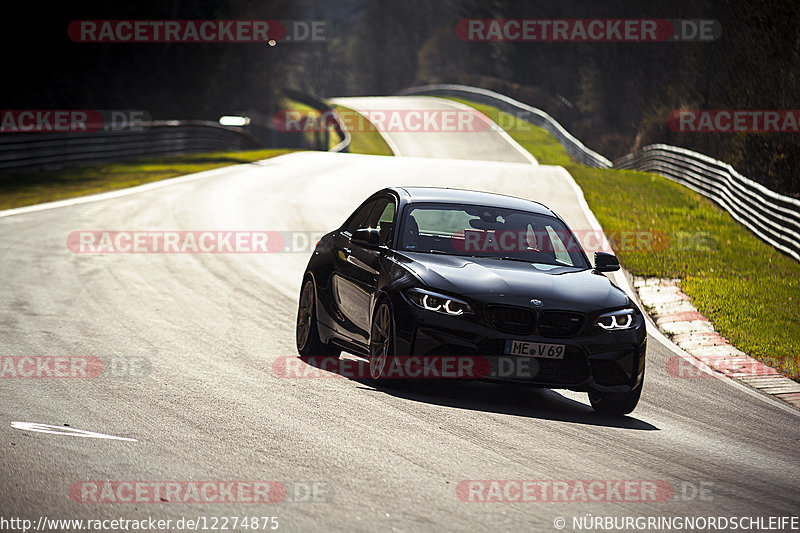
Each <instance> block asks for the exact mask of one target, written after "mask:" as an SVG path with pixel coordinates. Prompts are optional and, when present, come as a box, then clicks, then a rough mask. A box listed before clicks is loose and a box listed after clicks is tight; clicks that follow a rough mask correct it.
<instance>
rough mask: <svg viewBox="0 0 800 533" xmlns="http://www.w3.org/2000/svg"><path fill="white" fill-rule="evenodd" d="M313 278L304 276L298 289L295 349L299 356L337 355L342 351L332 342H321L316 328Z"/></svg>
mask: <svg viewBox="0 0 800 533" xmlns="http://www.w3.org/2000/svg"><path fill="white" fill-rule="evenodd" d="M315 302H316V295H315V294H314V280H313V279H311V278H310V277H309V278H306V281H305V282H303V288H302V290H301V291H300V304H299V305H298V307H297V327H296V336H297V351H298V352H299V353H300V357H302V358H307V357H339V355H340V354H341V353H342V351H341V350H340V349H339V348H337V347H336V346H334V345H332V344H327V343H325V342H322V341H321V340H320V338H319V329H318V328H317V312H316V311H317V310H316V306H315V305H314V304H315Z"/></svg>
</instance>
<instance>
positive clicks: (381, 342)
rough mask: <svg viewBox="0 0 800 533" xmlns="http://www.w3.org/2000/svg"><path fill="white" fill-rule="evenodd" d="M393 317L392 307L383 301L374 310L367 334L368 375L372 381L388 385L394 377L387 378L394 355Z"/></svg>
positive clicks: (393, 380) (394, 380) (392, 381)
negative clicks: (368, 333) (368, 334)
mask: <svg viewBox="0 0 800 533" xmlns="http://www.w3.org/2000/svg"><path fill="white" fill-rule="evenodd" d="M393 334H394V318H393V317H392V308H391V307H389V303H388V302H386V301H384V302H382V303H381V304H380V305H379V306H378V309H376V310H375V314H374V315H373V317H372V326H371V327H370V336H369V376H370V377H371V378H372V379H373V380H374V381H379V382H380V383H382V384H386V385H389V384H391V383H394V382H397V381H398V380H396V379H387V376H388V374H389V371H390V368H391V366H392V357H393V355H394V353H393V352H394V349H393V348H394V338H393Z"/></svg>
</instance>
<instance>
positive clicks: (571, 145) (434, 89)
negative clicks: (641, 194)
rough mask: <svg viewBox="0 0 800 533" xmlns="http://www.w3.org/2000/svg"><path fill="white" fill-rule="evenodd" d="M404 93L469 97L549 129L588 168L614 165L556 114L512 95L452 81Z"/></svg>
mask: <svg viewBox="0 0 800 533" xmlns="http://www.w3.org/2000/svg"><path fill="white" fill-rule="evenodd" d="M399 94H401V95H411V94H418V95H423V94H430V95H441V96H456V97H461V98H469V99H470V100H473V101H475V102H478V103H481V104H487V105H492V106H494V107H497V108H499V109H500V110H501V111H505V112H506V113H509V114H511V115H514V116H515V117H517V118H520V119H522V120H525V121H527V122H530V123H531V124H533V125H535V126H539V127H540V128H543V129H544V130H546V131H548V132H549V133H550V134H551V135H552V136H553V137H555V138H556V139H557V140H558V142H560V143H561V145H562V146H563V147H564V149H565V150H566V151H567V153H568V154H569V155H571V156H572V157H574V158H575V159H576V160H577V161H579V162H580V163H582V164H584V165H586V166H588V167H600V168H608V167H610V166H611V161H609V160H608V159H606V158H605V157H603V156H602V155H600V154H598V153H597V152H595V151H593V150H590V149H589V148H587V147H586V146H584V145H583V143H582V142H580V141H579V140H578V139H576V138H575V137H573V136H572V134H571V133H570V132H568V131H567V130H565V129H564V127H563V126H562V125H561V124H559V123H558V122H556V121H555V119H554V118H553V117H551V116H550V115H548V114H547V113H545V112H544V111H542V110H541V109H536V108H535V107H531V106H529V105H527V104H523V103H522V102H519V101H517V100H514V99H513V98H509V97H508V96H505V95H502V94H500V93H496V92H494V91H489V90H487V89H479V88H477V87H469V86H467V85H452V84H438V85H422V86H420V87H411V88H410V89H406V90H404V91H401V92H400V93H399Z"/></svg>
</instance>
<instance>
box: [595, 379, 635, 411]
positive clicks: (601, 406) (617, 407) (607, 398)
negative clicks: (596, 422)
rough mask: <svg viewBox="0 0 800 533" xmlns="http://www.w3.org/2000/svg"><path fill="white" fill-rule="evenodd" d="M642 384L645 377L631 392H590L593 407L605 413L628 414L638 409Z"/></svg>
mask: <svg viewBox="0 0 800 533" xmlns="http://www.w3.org/2000/svg"><path fill="white" fill-rule="evenodd" d="M642 385H644V379H642V382H641V383H639V386H638V387H636V388H635V389H633V390H632V391H630V392H624V393H618V392H615V393H599V392H590V393H589V402H590V403H591V404H592V408H594V410H595V411H596V412H598V413H600V414H603V415H627V414H628V413H630V412H632V411H633V410H634V409H636V406H637V405H638V403H639V398H640V397H641V395H642Z"/></svg>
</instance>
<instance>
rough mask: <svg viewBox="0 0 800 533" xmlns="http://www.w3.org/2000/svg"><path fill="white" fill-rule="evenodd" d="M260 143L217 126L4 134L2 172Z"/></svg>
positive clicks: (166, 124) (162, 124)
mask: <svg viewBox="0 0 800 533" xmlns="http://www.w3.org/2000/svg"><path fill="white" fill-rule="evenodd" d="M260 147H261V143H259V142H258V140H257V139H256V138H254V137H252V136H251V135H250V134H248V133H246V132H244V131H242V130H241V129H239V128H234V127H226V126H221V125H219V124H217V123H215V122H206V121H187V120H181V121H178V120H170V121H155V122H146V123H141V124H139V125H137V129H136V130H125V131H97V132H91V133H3V134H0V169H11V168H25V169H28V170H36V169H48V168H55V167H61V166H65V165H69V164H76V163H92V162H100V161H112V160H117V159H125V158H129V157H138V156H151V155H178V154H185V153H191V152H213V151H238V150H251V149H256V148H260Z"/></svg>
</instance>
